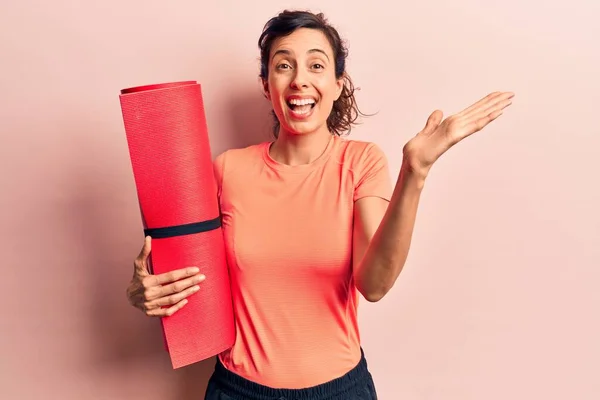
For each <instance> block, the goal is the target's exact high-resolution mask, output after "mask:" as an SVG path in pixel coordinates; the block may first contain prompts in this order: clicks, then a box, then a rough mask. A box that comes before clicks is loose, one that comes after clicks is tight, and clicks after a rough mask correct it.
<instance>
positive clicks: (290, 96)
mask: <svg viewBox="0 0 600 400" xmlns="http://www.w3.org/2000/svg"><path fill="white" fill-rule="evenodd" d="M268 70H269V76H268V78H267V79H266V81H264V82H263V83H264V85H265V93H266V95H267V97H268V98H269V100H271V103H272V104H273V110H274V111H275V114H276V115H277V118H278V119H279V123H280V125H281V129H282V131H283V132H284V133H288V134H292V135H294V134H295V135H298V134H307V133H312V132H316V131H321V130H322V131H327V118H328V117H329V114H330V113H331V109H332V107H333V102H334V101H335V100H337V99H338V97H339V96H340V94H341V92H342V89H343V81H342V79H337V78H336V76H335V58H334V55H333V50H332V48H331V45H330V44H329V41H328V40H327V37H326V36H325V35H324V34H323V33H322V32H321V31H319V30H316V29H307V28H300V29H298V30H296V31H294V32H293V33H292V34H290V35H288V36H286V37H281V38H278V39H276V40H275V41H274V42H273V45H272V47H271V53H270V59H269V65H268Z"/></svg>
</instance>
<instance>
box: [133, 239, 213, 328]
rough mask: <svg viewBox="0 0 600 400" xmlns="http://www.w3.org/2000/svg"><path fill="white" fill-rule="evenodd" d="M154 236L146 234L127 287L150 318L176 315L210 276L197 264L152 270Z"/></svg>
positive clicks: (139, 307)
mask: <svg viewBox="0 0 600 400" xmlns="http://www.w3.org/2000/svg"><path fill="white" fill-rule="evenodd" d="M151 242H152V239H151V238H150V236H146V238H145V239H144V246H143V247H142V250H141V251H140V254H139V255H138V256H137V257H136V259H135V261H134V263H133V277H132V278H131V281H130V282H129V286H128V287H127V299H128V300H129V303H130V304H131V305H133V306H134V307H136V308H138V309H140V310H142V311H143V312H144V313H145V314H146V315H148V316H150V317H166V316H170V315H173V314H174V313H176V312H177V311H179V310H181V309H182V308H183V307H184V306H185V305H186V304H187V298H188V297H189V296H190V295H192V294H194V293H196V292H197V291H198V290H199V289H200V287H199V286H198V284H199V283H200V282H202V281H204V279H206V277H205V276H204V275H202V274H199V269H198V268H196V267H188V268H182V269H178V270H174V271H170V272H167V273H164V274H160V275H153V274H151V273H150V268H149V265H148V256H149V255H150V251H151V245H152V243H151Z"/></svg>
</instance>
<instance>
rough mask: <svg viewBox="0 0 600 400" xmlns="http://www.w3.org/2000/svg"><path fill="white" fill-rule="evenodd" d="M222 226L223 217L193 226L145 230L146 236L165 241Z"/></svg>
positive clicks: (185, 225)
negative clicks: (165, 239)
mask: <svg viewBox="0 0 600 400" xmlns="http://www.w3.org/2000/svg"><path fill="white" fill-rule="evenodd" d="M220 226H221V217H220V216H219V217H217V218H215V219H211V220H208V221H202V222H194V223H191V224H184V225H176V226H167V227H164V228H150V229H144V235H145V236H151V237H152V238H153V239H164V238H169V237H173V236H183V235H192V234H194V233H201V232H206V231H211V230H213V229H217V228H219V227H220Z"/></svg>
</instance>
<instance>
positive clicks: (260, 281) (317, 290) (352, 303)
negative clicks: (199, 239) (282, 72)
mask: <svg viewBox="0 0 600 400" xmlns="http://www.w3.org/2000/svg"><path fill="white" fill-rule="evenodd" d="M269 147H270V142H265V143H261V144H258V145H253V146H249V147H246V148H243V149H232V150H228V151H226V152H224V153H222V154H221V155H219V156H218V157H217V158H216V159H215V162H214V166H215V175H216V178H217V182H218V193H219V202H220V207H221V213H222V219H223V234H224V238H225V247H226V252H227V263H228V267H229V271H230V275H231V288H232V296H233V306H234V312H235V319H236V337H235V344H234V345H233V347H232V348H230V349H228V350H226V351H224V352H223V353H221V354H220V355H219V359H220V360H221V362H222V363H223V364H224V366H225V367H226V368H227V369H229V370H231V371H233V372H235V373H237V374H238V375H241V376H243V377H245V378H246V379H249V380H251V381H254V382H257V383H259V384H262V385H266V386H271V387H277V388H303V387H309V386H313V385H317V384H321V383H324V382H326V381H329V380H331V379H334V378H336V377H339V376H341V375H344V374H345V373H346V372H348V371H349V370H350V369H352V368H353V367H354V366H355V365H356V364H357V363H358V361H359V360H360V356H361V352H360V336H359V329H358V324H357V303H358V291H357V290H356V288H355V286H354V282H353V278H352V226H353V208H354V201H356V200H357V199H359V198H361V197H365V196H378V197H382V198H385V199H387V200H389V198H390V195H391V191H392V190H391V184H390V183H391V182H390V179H389V172H388V165H387V159H386V157H385V155H384V154H383V152H382V151H381V150H380V149H379V147H377V146H376V145H374V144H373V143H368V142H362V141H356V140H347V139H344V138H340V137H338V136H332V137H331V140H330V141H329V144H328V145H327V148H326V150H325V151H324V153H323V154H322V155H321V156H320V157H319V158H318V159H317V160H315V161H314V162H312V163H310V164H305V165H299V166H289V165H285V164H281V163H278V162H277V161H275V160H274V159H273V158H271V157H270V155H269ZM207 278H208V279H210V277H207Z"/></svg>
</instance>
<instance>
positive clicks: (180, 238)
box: [119, 81, 235, 368]
mask: <svg viewBox="0 0 600 400" xmlns="http://www.w3.org/2000/svg"><path fill="white" fill-rule="evenodd" d="M119 99H120V103H121V110H122V114H123V121H124V126H125V133H126V137H127V144H128V147H129V154H130V158H131V164H132V167H133V175H134V179H135V184H136V189H137V195H138V200H139V204H140V212H141V216H142V221H143V225H144V234H146V235H150V236H151V237H152V252H151V253H150V261H151V264H152V268H153V273H154V274H162V273H164V272H168V271H172V270H174V269H180V268H184V267H189V266H197V267H198V268H200V272H202V273H203V274H205V275H206V279H205V280H204V282H202V283H201V284H200V291H198V292H197V293H195V294H193V295H192V296H190V297H188V300H189V302H188V304H186V305H185V306H184V307H183V308H182V309H181V310H179V311H178V312H176V313H175V314H174V315H172V316H170V317H164V318H161V322H162V329H163V335H164V338H165V343H166V346H167V350H168V351H169V355H170V357H171V362H172V364H173V368H179V367H183V366H185V365H189V364H192V363H195V362H198V361H201V360H204V359H207V358H210V357H212V356H214V355H217V354H218V353H220V352H222V351H224V350H226V349H228V348H229V347H231V346H232V345H233V341H234V334H235V328H234V317H233V307H232V303H231V302H232V300H231V291H230V290H231V289H230V285H229V274H228V270H227V264H226V258H225V248H224V242H223V235H222V231H221V220H220V213H219V205H218V200H217V185H216V181H215V177H214V172H213V164H212V159H211V152H210V143H209V139H208V132H207V130H208V129H207V123H206V117H205V113H204V103H203V98H202V91H201V86H200V85H199V84H198V83H197V82H196V81H184V82H170V83H163V84H156V85H147V86H138V87H133V88H128V89H123V90H121V94H120V96H119Z"/></svg>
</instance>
